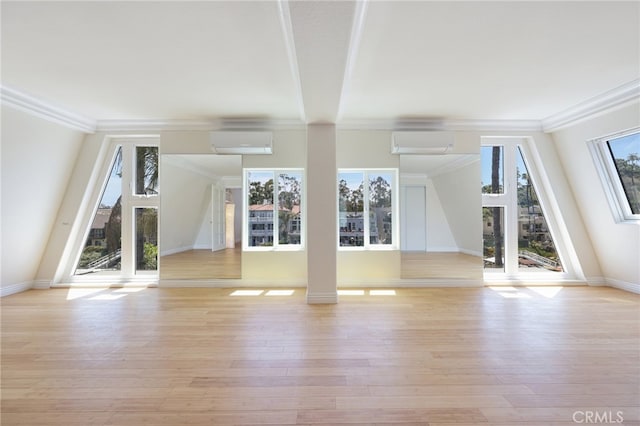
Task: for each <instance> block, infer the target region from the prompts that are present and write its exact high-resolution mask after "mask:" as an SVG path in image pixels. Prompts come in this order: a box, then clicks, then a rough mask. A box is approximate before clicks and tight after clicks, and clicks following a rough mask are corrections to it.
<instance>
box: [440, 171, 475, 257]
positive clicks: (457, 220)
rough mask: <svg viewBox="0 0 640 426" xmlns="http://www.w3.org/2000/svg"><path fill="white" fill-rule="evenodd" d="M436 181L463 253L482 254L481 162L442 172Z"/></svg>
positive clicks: (446, 213)
mask: <svg viewBox="0 0 640 426" xmlns="http://www.w3.org/2000/svg"><path fill="white" fill-rule="evenodd" d="M432 181H433V186H434V188H435V190H436V192H437V194H438V199H439V200H440V202H441V204H442V209H443V211H444V214H445V216H446V218H447V222H448V224H449V229H450V230H451V232H452V234H453V238H454V239H455V242H456V246H457V247H458V249H459V250H460V251H461V252H463V253H467V254H472V255H476V256H481V255H482V214H481V209H480V207H481V206H482V194H481V191H480V162H478V161H477V162H474V163H472V164H469V165H467V166H465V167H461V168H458V169H455V170H452V171H451V172H447V173H442V174H440V175H437V176H435V177H434V178H433V179H432ZM474 183H475V184H474Z"/></svg>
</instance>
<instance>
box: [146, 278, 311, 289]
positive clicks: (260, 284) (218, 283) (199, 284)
mask: <svg viewBox="0 0 640 426" xmlns="http://www.w3.org/2000/svg"><path fill="white" fill-rule="evenodd" d="M306 286H307V284H306V283H305V282H303V281H299V280H286V281H284V280H275V281H274V280H269V281H266V280H265V281H261V280H251V279H239V278H229V279H210V280H204V279H203V280H177V279H164V280H163V279H161V280H160V281H159V282H158V287H162V288H190V287H193V288H265V289H267V288H269V289H273V288H304V287H306Z"/></svg>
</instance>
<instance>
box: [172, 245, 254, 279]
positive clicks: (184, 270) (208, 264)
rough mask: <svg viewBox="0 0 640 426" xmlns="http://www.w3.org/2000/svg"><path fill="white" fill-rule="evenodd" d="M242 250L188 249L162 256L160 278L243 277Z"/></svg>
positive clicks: (237, 248) (238, 248)
mask: <svg viewBox="0 0 640 426" xmlns="http://www.w3.org/2000/svg"><path fill="white" fill-rule="evenodd" d="M241 276H242V250H241V248H240V247H239V246H238V247H236V248H234V249H225V250H218V251H211V250H187V251H183V252H180V253H176V254H171V255H167V256H162V257H161V258H160V279H163V280H171V279H177V280H198V279H214V278H221V279H227V278H241Z"/></svg>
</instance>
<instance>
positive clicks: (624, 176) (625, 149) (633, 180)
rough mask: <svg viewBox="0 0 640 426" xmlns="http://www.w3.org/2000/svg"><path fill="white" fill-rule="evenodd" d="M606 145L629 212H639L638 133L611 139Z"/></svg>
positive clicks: (639, 171)
mask: <svg viewBox="0 0 640 426" xmlns="http://www.w3.org/2000/svg"><path fill="white" fill-rule="evenodd" d="M608 145H609V151H611V156H612V157H613V160H614V163H615V165H616V170H617V172H618V176H620V182H621V183H622V187H623V188H624V193H625V195H626V196H627V201H628V202H629V207H630V208H631V213H633V214H640V133H635V134H632V135H627V136H624V137H622V138H617V139H612V140H610V141H609V142H608Z"/></svg>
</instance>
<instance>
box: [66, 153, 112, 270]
mask: <svg viewBox="0 0 640 426" xmlns="http://www.w3.org/2000/svg"><path fill="white" fill-rule="evenodd" d="M121 201H122V148H118V152H117V154H116V156H115V159H114V161H113V165H112V166H111V172H110V173H109V178H108V180H107V185H106V186H105V189H104V192H103V193H102V197H101V199H100V204H99V206H98V210H97V211H96V214H95V216H94V217H93V221H92V222H91V228H90V229H89V234H88V236H87V242H86V243H85V246H84V249H83V250H82V254H81V255H80V260H79V261H78V265H77V266H76V271H75V274H76V275H83V274H94V273H100V272H106V271H119V270H120V254H121V251H120V249H121V242H120V235H121V234H122V204H121Z"/></svg>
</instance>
